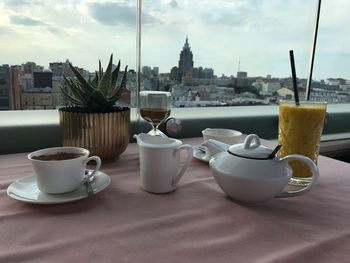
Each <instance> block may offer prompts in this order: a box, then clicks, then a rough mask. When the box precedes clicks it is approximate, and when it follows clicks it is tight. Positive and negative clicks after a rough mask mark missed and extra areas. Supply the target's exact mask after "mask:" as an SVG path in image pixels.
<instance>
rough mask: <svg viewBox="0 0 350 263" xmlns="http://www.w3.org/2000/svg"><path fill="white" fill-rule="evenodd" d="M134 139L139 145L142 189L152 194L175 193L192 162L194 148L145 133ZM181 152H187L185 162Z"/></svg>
mask: <svg viewBox="0 0 350 263" xmlns="http://www.w3.org/2000/svg"><path fill="white" fill-rule="evenodd" d="M134 137H136V138H137V143H138V145H139V152H140V177H141V186H142V188H143V189H145V190H146V191H148V192H151V193H168V192H171V191H174V190H175V189H176V187H177V184H178V182H179V181H180V179H181V177H182V176H183V174H184V172H185V170H186V169H187V167H188V166H189V164H190V162H191V160H192V156H193V148H192V146H191V145H188V144H182V142H181V141H180V140H177V139H172V138H162V137H160V136H152V135H149V134H144V133H141V134H138V135H135V136H134ZM181 152H187V156H186V160H185V161H181V158H180V155H181Z"/></svg>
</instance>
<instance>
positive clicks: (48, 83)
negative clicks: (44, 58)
mask: <svg viewBox="0 0 350 263" xmlns="http://www.w3.org/2000/svg"><path fill="white" fill-rule="evenodd" d="M52 75H53V74H52V72H51V71H50V70H46V71H43V72H33V77H34V88H47V87H49V88H52Z"/></svg>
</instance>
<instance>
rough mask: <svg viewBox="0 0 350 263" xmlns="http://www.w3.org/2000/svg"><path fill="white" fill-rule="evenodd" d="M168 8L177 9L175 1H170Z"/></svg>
mask: <svg viewBox="0 0 350 263" xmlns="http://www.w3.org/2000/svg"><path fill="white" fill-rule="evenodd" d="M170 6H171V7H172V8H177V7H178V6H179V4H178V3H177V2H176V0H171V1H170Z"/></svg>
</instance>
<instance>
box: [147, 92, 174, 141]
mask: <svg viewBox="0 0 350 263" xmlns="http://www.w3.org/2000/svg"><path fill="white" fill-rule="evenodd" d="M170 104H171V93H170V92H165V91H141V92H140V115H141V117H142V118H143V119H145V120H146V121H147V122H148V123H150V124H151V125H152V130H150V131H149V132H148V134H150V135H154V136H161V137H166V135H165V134H164V133H162V132H161V131H160V130H159V129H158V127H159V125H160V124H161V123H162V121H164V120H165V119H166V118H168V117H169V115H170Z"/></svg>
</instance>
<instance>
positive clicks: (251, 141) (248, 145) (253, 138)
mask: <svg viewBox="0 0 350 263" xmlns="http://www.w3.org/2000/svg"><path fill="white" fill-rule="evenodd" d="M260 145H261V142H260V138H259V136H258V135H256V134H249V135H248V136H247V137H246V138H245V140H244V143H243V148H244V149H255V148H258V147H259V146H260Z"/></svg>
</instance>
